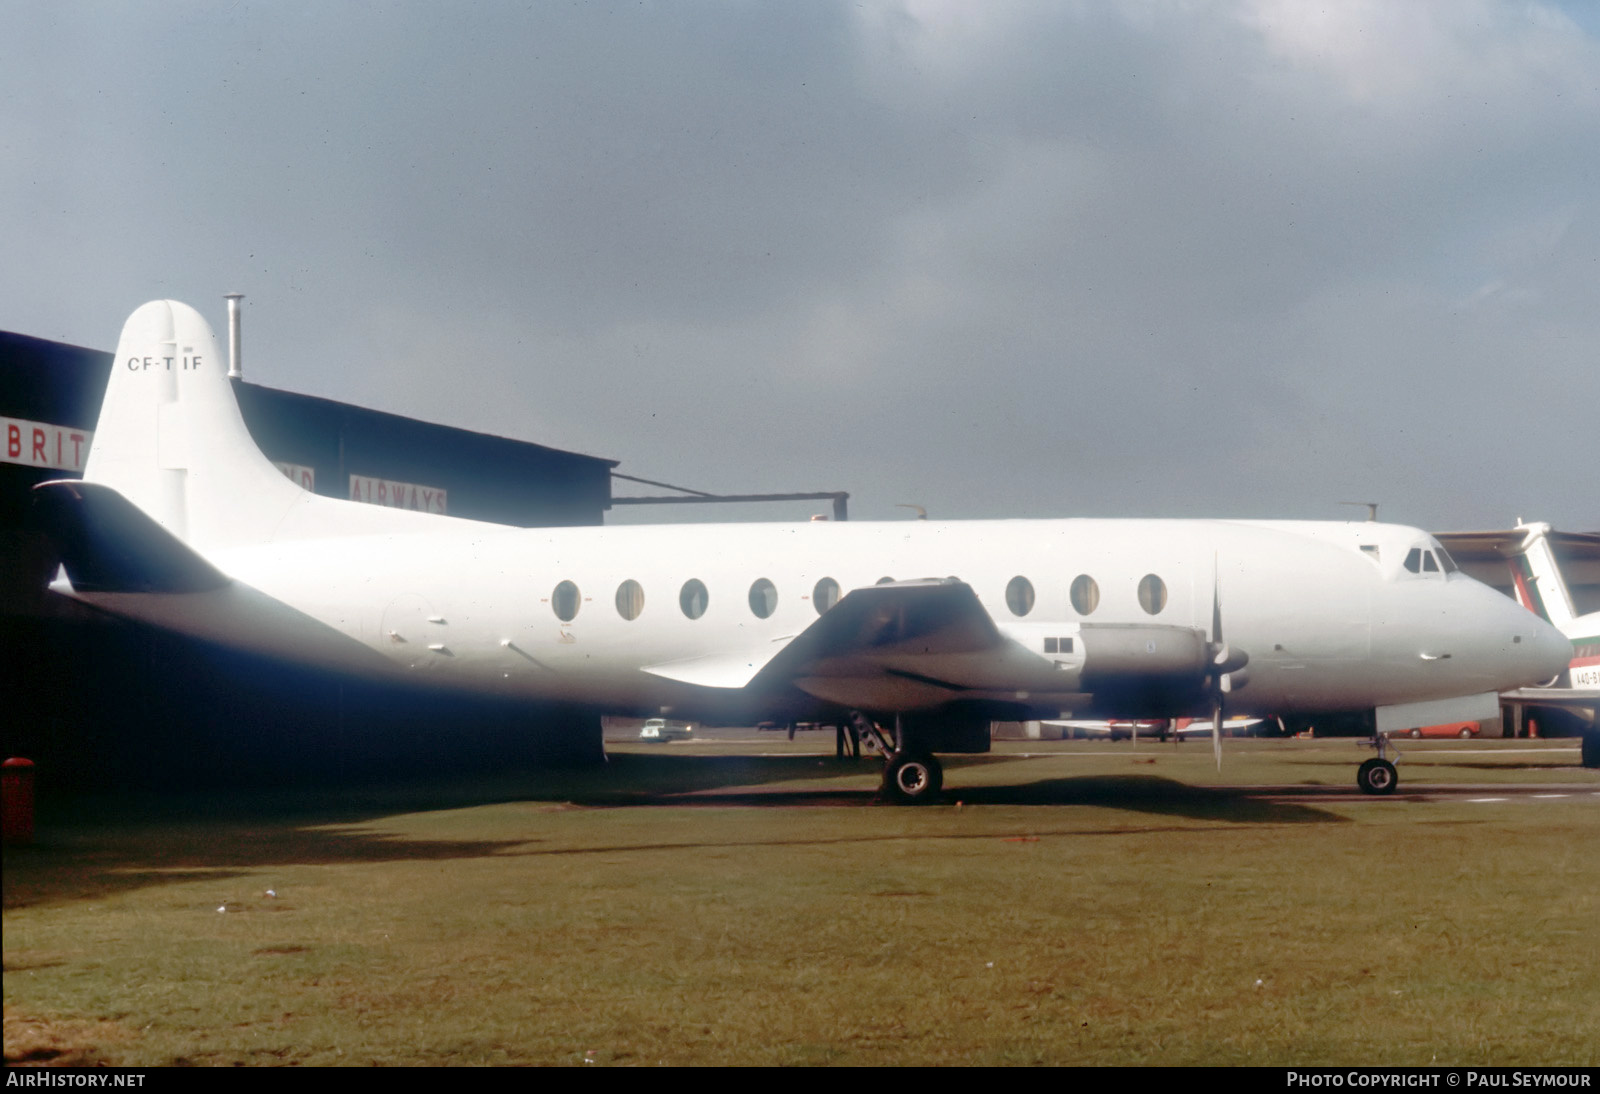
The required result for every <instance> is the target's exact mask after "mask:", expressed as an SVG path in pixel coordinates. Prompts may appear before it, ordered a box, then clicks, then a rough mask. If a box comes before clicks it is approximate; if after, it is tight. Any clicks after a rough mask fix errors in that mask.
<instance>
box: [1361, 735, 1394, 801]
mask: <svg viewBox="0 0 1600 1094" xmlns="http://www.w3.org/2000/svg"><path fill="white" fill-rule="evenodd" d="M1372 747H1373V748H1376V749H1377V750H1378V754H1377V755H1376V756H1374V757H1373V758H1372V759H1370V760H1368V761H1366V762H1365V763H1363V764H1362V765H1361V766H1360V767H1358V768H1356V786H1358V787H1360V788H1361V792H1362V793H1363V794H1393V793H1394V788H1395V787H1397V786H1399V785H1400V775H1399V773H1398V772H1397V771H1395V769H1394V763H1393V762H1392V761H1391V760H1390V759H1389V738H1388V737H1385V736H1384V735H1383V734H1382V733H1374V734H1373V737H1372Z"/></svg>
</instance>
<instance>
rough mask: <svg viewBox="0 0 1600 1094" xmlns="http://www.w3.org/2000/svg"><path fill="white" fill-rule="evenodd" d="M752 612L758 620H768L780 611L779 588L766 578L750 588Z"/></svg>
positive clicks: (761, 578)
mask: <svg viewBox="0 0 1600 1094" xmlns="http://www.w3.org/2000/svg"><path fill="white" fill-rule="evenodd" d="M750 610H751V611H753V612H755V613H756V617H757V618H758V619H766V618H767V617H768V616H770V615H771V614H772V613H773V612H775V611H777V610H778V588H777V586H775V585H774V584H773V583H772V582H770V581H768V580H767V579H766V578H764V577H759V578H757V579H756V581H755V584H753V585H751V586H750Z"/></svg>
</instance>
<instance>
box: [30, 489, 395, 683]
mask: <svg viewBox="0 0 1600 1094" xmlns="http://www.w3.org/2000/svg"><path fill="white" fill-rule="evenodd" d="M34 509H35V516H36V519H37V520H38V522H39V525H40V528H41V530H42V531H43V532H44V533H45V535H46V536H48V537H49V538H50V540H51V542H52V543H53V544H54V546H55V548H56V550H57V552H58V553H59V554H60V556H61V565H62V567H63V568H64V569H65V570H66V573H67V583H68V587H67V588H65V589H63V590H62V591H64V592H68V593H69V594H70V595H71V596H73V597H74V598H75V599H77V600H80V601H82V602H84V603H86V604H89V605H90V606H92V607H95V608H98V609H100V610H101V611H104V612H107V613H109V614H111V615H115V616H120V617H122V618H124V619H133V620H137V621H139V622H141V623H148V624H151V625H154V626H157V627H161V628H163V629H165V630H170V631H175V632H177V633H178V634H184V635H188V636H189V637H191V638H199V639H202V640H204V641H208V642H216V643H218V644H220V645H225V646H231V647H233V648H235V649H244V650H249V651H251V652H252V653H260V654H265V655H267V656H270V657H279V658H283V659H285V660H289V661H295V662H298V663H301V664H311V665H317V666H319V667H323V668H331V669H345V670H348V671H356V672H365V673H369V674H370V673H381V672H387V671H390V670H391V666H390V664H389V662H388V661H386V660H385V659H384V658H383V657H382V656H381V655H380V654H378V653H375V652H374V651H373V650H371V649H369V648H368V647H367V646H365V645H363V644H362V643H360V642H358V641H356V640H355V639H353V638H350V637H349V636H347V635H345V634H342V633H340V632H339V631H337V630H335V629H334V628H332V627H330V626H328V625H327V624H325V623H322V622H319V621H318V620H316V619H313V618H312V617H310V616H308V615H306V614H304V613H303V612H299V611H296V610H295V609H294V608H291V607H289V606H288V605H287V604H283V603H281V602H279V601H277V600H274V599H273V598H271V597H269V596H267V595H266V594H264V593H262V592H259V591H257V590H255V589H252V588H250V587H249V586H248V585H244V584H241V583H240V582H237V581H234V580H233V579H231V578H229V577H228V576H227V575H226V574H223V573H222V572H221V571H219V570H217V569H216V567H214V566H212V565H211V564H210V563H209V562H207V561H206V560H205V559H203V558H201V557H200V556H199V555H197V554H195V553H194V551H192V550H191V549H190V548H189V547H187V546H186V545H185V544H184V543H183V542H182V541H180V540H179V539H178V538H177V537H176V536H174V535H173V534H172V533H171V532H168V531H167V530H166V529H165V528H163V527H161V525H159V524H157V523H156V522H155V521H154V520H152V519H151V518H150V517H148V516H146V515H145V514H144V513H143V511H141V510H140V509H138V508H137V507H136V506H134V504H133V503H132V502H130V501H128V500H127V499H126V498H124V497H123V496H122V495H121V494H119V493H117V491H115V490H113V489H111V487H109V486H102V485H100V484H98V483H91V482H76V481H70V480H64V481H58V482H46V483H40V484H39V485H38V486H36V487H34ZM52 587H56V586H52Z"/></svg>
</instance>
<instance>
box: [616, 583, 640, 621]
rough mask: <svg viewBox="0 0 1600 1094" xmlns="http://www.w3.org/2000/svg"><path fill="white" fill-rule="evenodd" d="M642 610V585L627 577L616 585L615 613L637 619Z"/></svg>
mask: <svg viewBox="0 0 1600 1094" xmlns="http://www.w3.org/2000/svg"><path fill="white" fill-rule="evenodd" d="M642 611H644V586H642V585H640V584H639V583H638V582H637V581H635V580H633V579H632V578H629V579H628V580H627V581H624V582H623V583H622V584H621V585H618V586H617V614H618V615H620V616H622V618H624V619H638V618H639V613H640V612H642Z"/></svg>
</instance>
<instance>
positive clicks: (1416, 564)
mask: <svg viewBox="0 0 1600 1094" xmlns="http://www.w3.org/2000/svg"><path fill="white" fill-rule="evenodd" d="M1405 566H1406V569H1408V570H1410V571H1411V572H1412V573H1414V574H1420V573H1421V572H1422V548H1421V547H1413V548H1411V550H1410V551H1408V552H1407V553H1406V563H1405Z"/></svg>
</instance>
